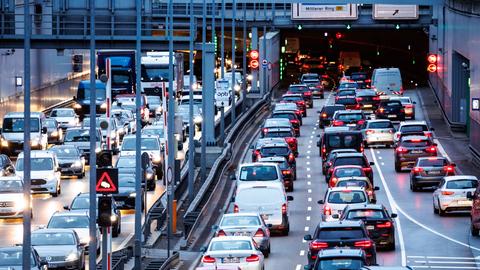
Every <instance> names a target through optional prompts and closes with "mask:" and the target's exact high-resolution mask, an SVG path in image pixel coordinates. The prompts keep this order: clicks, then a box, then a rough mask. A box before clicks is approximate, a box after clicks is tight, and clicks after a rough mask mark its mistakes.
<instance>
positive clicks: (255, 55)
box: [249, 50, 259, 62]
mask: <svg viewBox="0 0 480 270" xmlns="http://www.w3.org/2000/svg"><path fill="white" fill-rule="evenodd" d="M249 55H250V59H251V60H258V57H259V54H258V50H251V51H250V53H249ZM257 62H258V61H257Z"/></svg>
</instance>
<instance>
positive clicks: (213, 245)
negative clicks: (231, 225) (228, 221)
mask: <svg viewBox="0 0 480 270" xmlns="http://www.w3.org/2000/svg"><path fill="white" fill-rule="evenodd" d="M204 251H205V253H204V254H203V256H202V266H211V265H214V266H215V267H222V266H224V265H229V266H238V267H239V268H241V269H245V270H263V269H264V267H265V266H264V256H263V254H262V252H261V251H260V250H259V249H258V245H257V244H256V243H255V241H253V238H252V237H249V236H223V237H214V238H212V240H210V244H209V245H208V248H205V249H204Z"/></svg>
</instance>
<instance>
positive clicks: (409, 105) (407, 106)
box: [405, 104, 413, 109]
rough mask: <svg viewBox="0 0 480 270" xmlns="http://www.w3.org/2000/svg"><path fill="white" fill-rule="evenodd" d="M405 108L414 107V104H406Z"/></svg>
mask: <svg viewBox="0 0 480 270" xmlns="http://www.w3.org/2000/svg"><path fill="white" fill-rule="evenodd" d="M405 108H410V109H411V108H413V105H412V104H405Z"/></svg>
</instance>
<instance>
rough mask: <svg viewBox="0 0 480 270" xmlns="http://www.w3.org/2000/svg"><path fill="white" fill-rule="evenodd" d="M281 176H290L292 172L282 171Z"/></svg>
mask: <svg viewBox="0 0 480 270" xmlns="http://www.w3.org/2000/svg"><path fill="white" fill-rule="evenodd" d="M282 174H283V175H291V174H292V172H291V171H290V170H283V171H282Z"/></svg>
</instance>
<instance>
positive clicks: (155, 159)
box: [153, 156, 162, 163]
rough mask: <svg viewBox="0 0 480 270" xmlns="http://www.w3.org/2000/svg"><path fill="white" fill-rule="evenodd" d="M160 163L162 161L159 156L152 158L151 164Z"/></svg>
mask: <svg viewBox="0 0 480 270" xmlns="http://www.w3.org/2000/svg"><path fill="white" fill-rule="evenodd" d="M160 161H162V159H161V158H160V156H154V157H153V162H155V163H159V162H160Z"/></svg>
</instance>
